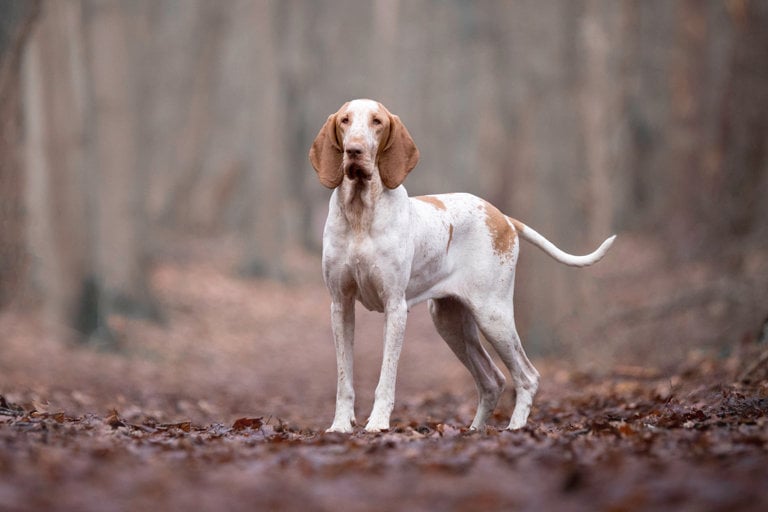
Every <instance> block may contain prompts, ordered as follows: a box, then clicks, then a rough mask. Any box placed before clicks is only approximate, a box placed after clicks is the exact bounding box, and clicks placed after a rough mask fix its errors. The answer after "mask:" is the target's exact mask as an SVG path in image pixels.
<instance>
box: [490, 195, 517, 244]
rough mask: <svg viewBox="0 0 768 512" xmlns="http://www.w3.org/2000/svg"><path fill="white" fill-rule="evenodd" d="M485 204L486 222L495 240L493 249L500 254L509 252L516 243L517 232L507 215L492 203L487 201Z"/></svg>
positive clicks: (492, 238)
mask: <svg viewBox="0 0 768 512" xmlns="http://www.w3.org/2000/svg"><path fill="white" fill-rule="evenodd" d="M484 206H485V224H486V225H487V226H488V231H489V232H490V234H491V240H492V241H493V250H494V251H495V252H496V254H498V255H499V256H504V255H506V254H508V253H509V252H510V251H511V250H512V247H513V246H514V243H515V237H516V236H517V233H516V232H515V230H514V229H512V226H510V225H509V222H508V221H507V216H506V215H504V214H503V213H501V212H500V211H499V209H498V208H496V207H495V206H493V205H492V204H491V203H488V202H486V203H485V204H484Z"/></svg>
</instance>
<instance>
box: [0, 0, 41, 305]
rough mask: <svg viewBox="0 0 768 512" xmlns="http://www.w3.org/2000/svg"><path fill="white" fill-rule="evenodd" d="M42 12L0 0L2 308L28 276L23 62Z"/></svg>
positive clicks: (37, 6) (36, 7) (35, 5)
mask: <svg viewBox="0 0 768 512" xmlns="http://www.w3.org/2000/svg"><path fill="white" fill-rule="evenodd" d="M39 13H40V1H30V2H20V1H10V0H0V308H2V307H3V306H5V305H6V304H8V302H10V301H11V300H12V299H13V298H14V297H15V296H16V295H18V293H19V290H20V289H21V288H22V287H23V278H24V276H25V266H26V260H27V253H26V241H25V232H24V222H25V218H24V179H23V164H22V158H23V152H22V151H20V150H19V148H20V147H21V144H22V136H21V132H22V126H21V112H22V111H21V88H20V82H21V80H20V79H21V59H22V55H23V48H24V45H25V44H26V42H27V41H28V39H29V36H30V34H31V32H32V30H33V28H34V26H35V24H36V22H37V20H38V18H39Z"/></svg>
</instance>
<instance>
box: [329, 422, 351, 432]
mask: <svg viewBox="0 0 768 512" xmlns="http://www.w3.org/2000/svg"><path fill="white" fill-rule="evenodd" d="M325 432H326V433H328V434H330V433H332V432H338V433H340V434H351V433H352V424H351V423H347V424H345V425H344V424H342V425H337V424H336V423H334V424H333V425H331V427H330V428H329V429H327V430H326V431H325Z"/></svg>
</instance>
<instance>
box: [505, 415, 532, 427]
mask: <svg viewBox="0 0 768 512" xmlns="http://www.w3.org/2000/svg"><path fill="white" fill-rule="evenodd" d="M527 422H528V418H523V419H520V418H514V417H513V418H512V419H511V420H510V421H509V426H508V427H507V430H520V429H521V428H523V427H524V426H525V424H526V423H527Z"/></svg>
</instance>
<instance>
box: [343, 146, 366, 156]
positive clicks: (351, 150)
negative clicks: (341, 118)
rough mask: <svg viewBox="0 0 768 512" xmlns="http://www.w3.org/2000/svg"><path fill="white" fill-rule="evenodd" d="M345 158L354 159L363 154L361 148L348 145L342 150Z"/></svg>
mask: <svg viewBox="0 0 768 512" xmlns="http://www.w3.org/2000/svg"><path fill="white" fill-rule="evenodd" d="M344 151H345V152H346V153H347V156H348V157H350V158H356V157H358V156H360V155H362V154H363V146H362V145H361V144H349V145H347V147H346V148H345V149H344Z"/></svg>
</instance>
